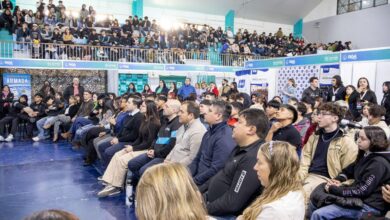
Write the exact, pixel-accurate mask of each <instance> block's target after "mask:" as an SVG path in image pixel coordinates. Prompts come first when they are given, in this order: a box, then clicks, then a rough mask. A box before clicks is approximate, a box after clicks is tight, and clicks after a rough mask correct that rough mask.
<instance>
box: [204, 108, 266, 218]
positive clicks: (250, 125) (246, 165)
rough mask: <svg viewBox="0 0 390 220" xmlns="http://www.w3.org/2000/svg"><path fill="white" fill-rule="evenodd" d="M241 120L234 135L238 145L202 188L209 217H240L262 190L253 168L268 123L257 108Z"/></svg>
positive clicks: (247, 112) (245, 111) (244, 112)
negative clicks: (222, 166)
mask: <svg viewBox="0 0 390 220" xmlns="http://www.w3.org/2000/svg"><path fill="white" fill-rule="evenodd" d="M238 117H239V119H238V122H237V123H236V125H235V126H234V129H233V135H232V136H233V139H234V140H235V142H236V143H237V146H236V147H235V149H234V150H233V152H232V153H231V155H230V156H229V158H228V159H227V161H226V163H225V165H224V168H222V170H220V171H219V172H218V173H217V174H216V175H215V176H214V177H212V178H211V179H210V181H209V182H208V183H207V184H205V186H204V187H202V190H204V191H205V193H204V198H205V200H206V207H207V210H208V213H209V214H210V215H216V216H232V215H233V216H237V215H239V214H241V213H242V211H243V210H244V209H245V207H247V206H248V205H249V204H250V203H251V202H252V201H253V200H254V199H255V198H256V197H257V196H258V195H260V193H261V191H262V187H261V185H260V182H259V180H258V178H257V174H256V172H255V170H253V167H254V165H255V164H256V154H257V152H258V150H259V147H260V145H261V144H262V143H264V138H265V135H266V133H267V130H268V128H269V125H268V120H267V118H266V116H265V114H264V112H263V111H261V110H258V109H246V110H244V111H242V112H240V113H239V116H238Z"/></svg>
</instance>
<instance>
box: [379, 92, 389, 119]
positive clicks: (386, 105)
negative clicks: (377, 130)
mask: <svg viewBox="0 0 390 220" xmlns="http://www.w3.org/2000/svg"><path fill="white" fill-rule="evenodd" d="M381 106H383V107H384V108H385V109H386V114H385V121H386V124H387V125H390V93H385V94H383V99H382V102H381Z"/></svg>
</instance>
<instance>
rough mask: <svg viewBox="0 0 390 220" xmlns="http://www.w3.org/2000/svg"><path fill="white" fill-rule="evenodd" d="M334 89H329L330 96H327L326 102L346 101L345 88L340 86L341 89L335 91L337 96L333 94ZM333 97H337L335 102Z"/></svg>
mask: <svg viewBox="0 0 390 220" xmlns="http://www.w3.org/2000/svg"><path fill="white" fill-rule="evenodd" d="M333 89H334V88H333V86H332V87H330V88H329V90H328V96H327V98H326V100H327V101H328V102H332V101H338V100H344V97H345V87H344V86H340V87H339V88H337V89H335V92H336V94H333V93H334V92H333ZM333 95H334V96H335V100H332V97H333Z"/></svg>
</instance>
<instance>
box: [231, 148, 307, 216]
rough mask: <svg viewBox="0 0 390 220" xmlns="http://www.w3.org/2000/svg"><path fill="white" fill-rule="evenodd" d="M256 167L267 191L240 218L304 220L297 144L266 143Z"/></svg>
mask: <svg viewBox="0 0 390 220" xmlns="http://www.w3.org/2000/svg"><path fill="white" fill-rule="evenodd" d="M254 169H255V170H256V171H257V176H258V178H259V180H260V182H261V185H263V186H264V190H263V192H262V194H261V195H260V196H259V197H258V198H257V199H256V200H255V201H254V202H253V203H252V204H251V205H250V206H249V207H248V208H247V209H245V211H244V213H243V215H241V216H239V218H238V219H240V220H243V219H245V220H253V219H261V220H264V219H270V220H271V219H272V220H277V219H280V220H282V219H283V220H284V219H290V220H302V219H304V215H305V203H304V201H305V199H304V192H303V189H302V183H301V182H300V180H299V177H298V170H299V158H298V155H297V152H296V149H295V147H293V146H292V145H290V144H289V143H287V142H282V141H271V142H268V143H265V144H263V145H262V146H261V147H260V149H259V151H258V154H257V163H256V165H255V167H254Z"/></svg>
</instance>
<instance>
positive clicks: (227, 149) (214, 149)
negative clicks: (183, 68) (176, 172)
mask: <svg viewBox="0 0 390 220" xmlns="http://www.w3.org/2000/svg"><path fill="white" fill-rule="evenodd" d="M229 115H230V111H228V110H227V109H226V103H225V102H223V101H214V102H213V103H212V104H211V106H210V107H209V111H207V112H206V113H205V121H206V122H207V123H208V124H209V125H210V128H209V129H208V131H207V132H206V133H205V135H204V136H203V138H202V142H201V144H200V149H199V152H198V154H197V155H196V157H195V159H194V160H193V161H192V163H191V164H190V165H189V169H190V171H191V175H192V177H193V179H194V182H195V184H196V185H197V186H198V187H200V189H202V188H203V187H206V186H207V185H208V181H209V180H210V178H211V177H213V176H214V175H215V174H217V173H218V171H219V170H221V169H222V168H223V167H224V166H225V163H226V161H227V159H228V157H229V155H230V154H231V152H232V151H233V149H234V147H235V145H236V143H235V141H234V140H233V138H232V129H231V128H230V127H229V126H228V125H227V123H226V120H227V119H228V118H229ZM206 188H207V187H206Z"/></svg>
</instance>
